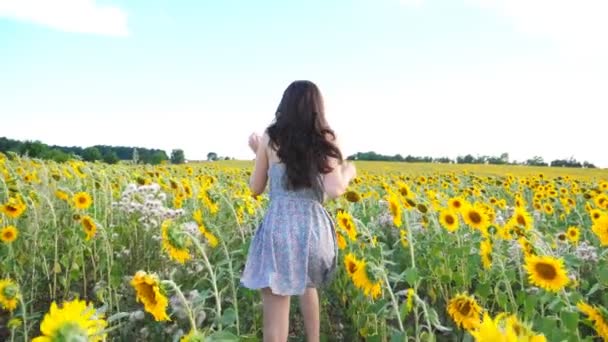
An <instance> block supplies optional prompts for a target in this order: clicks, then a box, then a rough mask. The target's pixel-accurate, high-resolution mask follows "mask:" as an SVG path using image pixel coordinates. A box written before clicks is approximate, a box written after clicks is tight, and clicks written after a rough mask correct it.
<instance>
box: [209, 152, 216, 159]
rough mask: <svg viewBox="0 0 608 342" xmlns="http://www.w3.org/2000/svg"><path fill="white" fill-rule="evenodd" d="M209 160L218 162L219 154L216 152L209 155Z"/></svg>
mask: <svg viewBox="0 0 608 342" xmlns="http://www.w3.org/2000/svg"><path fill="white" fill-rule="evenodd" d="M207 160H209V161H212V160H217V153H215V152H209V153H207Z"/></svg>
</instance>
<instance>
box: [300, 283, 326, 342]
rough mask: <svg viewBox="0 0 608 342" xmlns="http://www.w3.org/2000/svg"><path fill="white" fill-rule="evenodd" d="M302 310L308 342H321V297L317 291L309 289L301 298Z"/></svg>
mask: <svg viewBox="0 0 608 342" xmlns="http://www.w3.org/2000/svg"><path fill="white" fill-rule="evenodd" d="M300 308H301V310H302V316H304V329H305V330H306V341H308V342H319V334H320V330H321V324H320V322H319V295H318V293H317V289H315V288H307V289H306V291H305V292H304V294H303V295H301V296H300Z"/></svg>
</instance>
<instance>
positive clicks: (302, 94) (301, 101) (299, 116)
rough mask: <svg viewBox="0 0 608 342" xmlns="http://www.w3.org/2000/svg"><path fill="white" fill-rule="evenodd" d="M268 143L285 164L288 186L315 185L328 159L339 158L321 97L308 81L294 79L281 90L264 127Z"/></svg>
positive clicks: (327, 171)
mask: <svg viewBox="0 0 608 342" xmlns="http://www.w3.org/2000/svg"><path fill="white" fill-rule="evenodd" d="M266 132H267V133H268V136H269V138H270V146H271V147H272V148H273V149H274V150H275V151H277V156H278V157H279V159H280V160H281V162H282V163H283V164H284V165H285V166H286V174H287V181H288V184H287V186H288V188H290V189H293V190H298V189H301V188H310V187H315V186H317V185H319V184H318V182H317V180H318V176H319V174H324V173H329V172H331V171H332V168H331V167H330V166H329V163H328V161H329V158H336V159H338V160H339V161H340V162H341V161H342V160H343V158H342V153H341V152H340V150H339V149H338V147H337V146H336V145H334V144H333V143H332V142H331V141H329V140H328V136H331V137H332V138H333V140H335V134H334V131H333V130H332V129H331V128H330V127H329V125H328V123H327V120H326V119H325V109H324V104H323V97H322V95H321V91H320V90H319V88H318V87H317V86H316V85H315V84H314V83H312V82H310V81H295V82H293V83H291V84H290V85H289V86H288V87H287V89H285V92H284V93H283V98H282V99H281V102H280V103H279V107H278V108H277V111H276V115H275V120H274V122H273V123H272V124H271V125H270V126H269V127H268V128H267V129H266Z"/></svg>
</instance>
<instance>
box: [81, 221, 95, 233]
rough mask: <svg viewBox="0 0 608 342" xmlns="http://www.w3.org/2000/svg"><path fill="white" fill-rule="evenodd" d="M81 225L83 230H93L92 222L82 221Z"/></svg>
mask: <svg viewBox="0 0 608 342" xmlns="http://www.w3.org/2000/svg"><path fill="white" fill-rule="evenodd" d="M82 224H83V225H84V229H86V230H87V231H91V230H93V222H91V220H84V221H82Z"/></svg>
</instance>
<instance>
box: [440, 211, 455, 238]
mask: <svg viewBox="0 0 608 342" xmlns="http://www.w3.org/2000/svg"><path fill="white" fill-rule="evenodd" d="M439 223H440V224H441V225H442V226H443V228H445V229H446V230H447V231H449V232H454V231H456V230H457V229H458V224H459V222H458V215H457V214H456V212H455V211H454V210H452V209H449V208H448V209H444V210H442V211H441V212H440V213H439Z"/></svg>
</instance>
